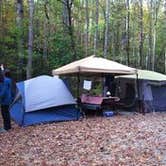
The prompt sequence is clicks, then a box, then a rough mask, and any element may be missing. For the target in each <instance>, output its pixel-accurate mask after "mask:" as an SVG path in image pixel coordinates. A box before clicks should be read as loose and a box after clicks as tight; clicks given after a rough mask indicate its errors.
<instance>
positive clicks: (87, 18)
mask: <svg viewBox="0 0 166 166" xmlns="http://www.w3.org/2000/svg"><path fill="white" fill-rule="evenodd" d="M85 12H86V19H85V26H86V29H85V54H86V56H87V55H88V46H89V45H88V43H89V5H88V0H85Z"/></svg>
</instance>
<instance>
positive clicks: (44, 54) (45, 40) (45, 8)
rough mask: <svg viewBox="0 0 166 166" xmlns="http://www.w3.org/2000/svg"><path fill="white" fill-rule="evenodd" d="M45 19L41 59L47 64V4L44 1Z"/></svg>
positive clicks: (46, 0)
mask: <svg viewBox="0 0 166 166" xmlns="http://www.w3.org/2000/svg"><path fill="white" fill-rule="evenodd" d="M44 10H45V18H44V41H43V59H44V61H45V63H46V64H47V56H48V35H49V2H48V0H45V4H44Z"/></svg>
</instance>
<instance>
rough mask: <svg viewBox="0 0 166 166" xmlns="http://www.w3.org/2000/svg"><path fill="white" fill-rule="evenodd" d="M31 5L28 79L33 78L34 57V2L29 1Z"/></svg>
mask: <svg viewBox="0 0 166 166" xmlns="http://www.w3.org/2000/svg"><path fill="white" fill-rule="evenodd" d="M28 4H29V33H28V63H27V73H26V77H27V79H29V78H31V77H32V55H33V13H34V0H28Z"/></svg>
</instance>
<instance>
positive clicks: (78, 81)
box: [77, 73, 80, 99]
mask: <svg viewBox="0 0 166 166" xmlns="http://www.w3.org/2000/svg"><path fill="white" fill-rule="evenodd" d="M79 96H80V73H77V99H78V98H79Z"/></svg>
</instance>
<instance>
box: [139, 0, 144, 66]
mask: <svg viewBox="0 0 166 166" xmlns="http://www.w3.org/2000/svg"><path fill="white" fill-rule="evenodd" d="M139 5H140V13H139V25H140V32H139V57H140V61H139V66H140V67H141V68H142V67H143V0H139Z"/></svg>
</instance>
